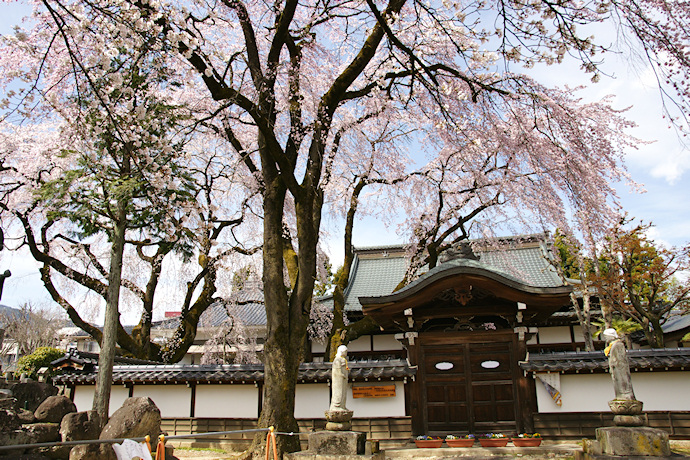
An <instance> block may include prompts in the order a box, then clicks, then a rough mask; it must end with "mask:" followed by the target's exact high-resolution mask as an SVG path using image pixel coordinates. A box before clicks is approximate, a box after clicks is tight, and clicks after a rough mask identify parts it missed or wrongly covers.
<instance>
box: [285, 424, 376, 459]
mask: <svg viewBox="0 0 690 460" xmlns="http://www.w3.org/2000/svg"><path fill="white" fill-rule="evenodd" d="M366 442H367V436H366V434H365V433H360V432H357V431H316V432H314V433H309V450H305V451H302V452H295V453H292V454H286V455H285V458H287V459H288V460H377V459H380V458H382V456H381V454H380V453H373V454H372V453H371V449H367V448H366ZM367 450H369V452H367Z"/></svg>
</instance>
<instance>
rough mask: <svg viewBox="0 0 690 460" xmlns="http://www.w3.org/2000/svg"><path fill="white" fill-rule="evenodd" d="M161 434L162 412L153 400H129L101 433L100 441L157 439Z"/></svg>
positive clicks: (116, 412)
mask: <svg viewBox="0 0 690 460" xmlns="http://www.w3.org/2000/svg"><path fill="white" fill-rule="evenodd" d="M160 432H161V411H160V410H159V409H158V407H156V404H155V403H154V402H153V401H152V400H151V398H146V397H141V398H127V399H126V400H125V402H124V404H122V407H120V408H119V409H118V410H116V411H115V413H114V414H113V415H112V417H110V420H109V421H108V423H107V424H106V425H105V427H104V428H103V431H101V435H100V437H99V439H119V438H140V437H144V436H146V435H150V436H151V439H156V438H157V437H158V435H159V434H160Z"/></svg>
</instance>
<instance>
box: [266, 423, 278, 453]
mask: <svg viewBox="0 0 690 460" xmlns="http://www.w3.org/2000/svg"><path fill="white" fill-rule="evenodd" d="M273 429H274V428H273V427H272V426H269V427H268V436H266V460H268V451H269V449H270V444H271V443H272V444H273V460H278V449H277V447H276V434H275V433H274V432H273Z"/></svg>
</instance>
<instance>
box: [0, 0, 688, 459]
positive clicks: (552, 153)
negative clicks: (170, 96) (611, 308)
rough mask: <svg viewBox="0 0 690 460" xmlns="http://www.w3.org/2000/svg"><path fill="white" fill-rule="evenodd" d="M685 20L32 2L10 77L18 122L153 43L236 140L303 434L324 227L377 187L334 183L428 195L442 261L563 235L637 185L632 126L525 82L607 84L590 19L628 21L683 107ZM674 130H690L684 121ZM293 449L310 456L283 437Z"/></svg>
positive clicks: (165, 64) (471, 7) (277, 395)
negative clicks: (485, 235)
mask: <svg viewBox="0 0 690 460" xmlns="http://www.w3.org/2000/svg"><path fill="white" fill-rule="evenodd" d="M687 14H688V11H687V8H686V7H685V5H684V4H682V3H671V2H662V3H659V2H652V1H647V0H638V1H632V0H627V1H620V2H608V1H599V0H592V1H589V2H585V3H582V2H574V1H564V2H560V3H557V4H556V3H553V2H523V1H521V0H517V1H511V2H504V1H501V0H497V1H495V2H493V3H490V4H487V3H486V2H483V1H472V0H468V1H466V2H452V1H431V2H428V1H421V0H389V1H375V0H365V1H347V0H345V1H340V2H332V1H321V2H314V3H299V2H297V1H291V0H288V1H285V2H279V3H266V2H254V1H241V0H223V1H221V2H218V3H207V2H196V1H192V2H181V3H178V2H175V1H161V0H143V1H140V2H129V1H127V0H100V1H98V2H84V1H82V0H62V1H55V0H46V1H45V2H42V3H41V4H37V5H36V11H35V13H34V15H33V21H34V22H33V26H32V27H31V30H28V31H21V32H20V33H19V34H16V36H15V37H14V39H13V40H14V41H13V43H12V44H11V46H7V47H6V48H5V50H4V51H3V56H2V59H3V60H4V61H5V62H8V63H9V62H12V63H13V64H12V65H9V64H8V65H7V69H8V70H7V71H5V73H4V74H3V75H4V76H3V78H5V79H13V78H15V77H16V78H20V79H24V80H25V82H26V83H27V87H26V89H25V92H24V93H21V94H19V93H17V94H15V96H16V97H19V98H21V102H22V104H20V107H21V108H18V109H16V110H17V112H16V113H17V114H24V113H28V111H30V109H31V106H32V103H33V102H32V98H35V97H36V95H37V94H42V93H44V92H48V90H49V89H55V90H57V89H62V88H67V87H70V86H72V87H73V82H74V80H73V79H72V78H62V77H60V78H56V77H57V76H58V75H62V76H64V75H71V74H70V72H72V73H76V74H79V75H83V76H84V77H85V78H86V80H85V81H86V82H87V83H89V84H90V85H91V84H92V81H95V80H94V79H93V78H91V75H99V73H100V72H101V70H102V69H101V67H102V66H101V64H100V61H101V60H102V59H103V56H107V55H108V54H107V52H110V54H111V55H114V54H115V53H116V52H118V53H119V52H121V50H130V49H143V48H147V49H148V50H150V52H151V58H150V59H149V60H147V61H146V63H147V65H150V66H151V68H152V69H158V70H160V69H163V68H165V70H166V72H171V73H172V74H173V75H174V76H175V78H174V79H173V81H174V82H175V84H169V85H167V86H165V85H163V86H162V87H161V88H160V90H161V91H163V92H174V91H176V90H178V89H179V90H180V92H181V93H183V94H181V95H180V97H184V98H187V99H188V100H191V101H193V103H194V104H195V105H198V106H199V107H201V108H202V110H200V112H203V113H205V118H204V119H203V120H202V121H201V122H200V123H199V126H203V127H204V129H205V130H207V132H211V133H215V134H216V135H217V139H218V140H222V141H223V142H225V149H224V151H223V155H224V157H225V158H226V161H227V162H228V164H232V165H234V166H236V167H237V168H241V169H242V171H243V173H244V176H245V178H249V179H251V181H253V184H254V187H253V188H251V187H247V189H248V190H253V191H255V192H258V193H260V195H261V208H260V210H258V212H257V214H258V215H259V216H260V219H261V220H262V226H263V228H262V230H261V231H260V234H261V238H262V241H261V243H262V258H263V259H262V262H263V264H262V265H263V270H262V277H263V286H264V296H265V304H266V313H267V337H266V342H265V348H264V365H265V370H266V374H265V375H266V380H265V398H264V408H263V411H262V414H261V417H260V420H259V426H262V427H266V426H269V425H273V426H276V427H277V429H278V430H280V431H297V429H298V427H297V423H296V421H295V419H294V415H293V414H294V389H295V385H296V380H297V371H298V366H299V363H300V361H301V360H302V359H303V356H304V353H305V343H306V334H307V330H308V324H309V321H310V312H311V306H312V300H313V299H312V298H313V288H314V280H315V278H316V277H317V266H318V259H319V257H318V250H317V248H318V243H319V238H320V235H321V232H322V230H323V228H322V218H323V215H324V212H326V211H329V210H330V209H331V206H332V205H333V203H337V202H338V201H342V200H343V199H344V198H345V197H350V196H352V195H353V193H352V191H353V190H355V188H356V187H357V184H358V183H359V178H360V177H365V176H364V175H362V174H357V175H356V176H347V180H345V181H340V180H336V179H339V177H338V176H341V175H342V174H344V173H345V172H346V171H347V170H348V168H350V167H353V168H355V169H359V168H360V167H366V166H367V165H369V164H371V165H372V167H371V168H372V169H371V171H372V174H371V175H369V176H366V177H367V179H366V181H370V180H375V181H379V180H381V181H382V182H380V183H378V184H374V183H372V184H371V185H372V187H371V188H370V189H373V190H381V187H383V186H384V185H385V186H386V187H387V186H388V185H396V184H397V185H400V186H401V187H403V185H404V186H406V187H408V188H407V189H405V188H395V187H393V188H391V190H393V191H391V192H389V193H388V192H387V193H388V196H387V197H386V198H381V199H380V200H379V201H378V204H380V205H384V206H385V204H386V203H388V204H390V203H391V202H395V200H396V197H400V196H408V197H410V198H413V197H414V199H416V200H417V201H418V204H419V206H416V207H415V206H412V205H409V206H407V207H405V208H404V211H405V212H412V213H413V214H412V215H415V216H421V218H420V219H414V220H410V221H408V225H407V226H406V228H407V229H408V231H409V232H410V234H413V235H415V237H416V238H415V239H416V240H418V241H420V242H423V244H421V243H420V244H419V245H418V247H417V248H416V249H414V251H416V252H417V254H418V256H417V257H416V260H418V261H419V262H418V263H422V261H424V262H426V263H432V264H433V263H435V262H434V261H433V258H434V255H433V253H434V252H436V253H438V250H440V249H442V246H443V245H444V244H446V243H448V242H450V241H453V240H455V239H458V238H462V234H463V229H464V230H467V226H468V225H469V224H470V221H475V219H477V218H478V217H480V216H481V217H485V218H486V220H485V221H484V222H485V224H483V225H484V227H486V226H487V225H489V224H487V222H488V223H491V219H492V218H497V219H501V221H502V222H503V223H505V224H506V225H511V222H512V218H514V217H521V216H522V219H521V220H518V221H516V222H528V221H532V222H538V223H544V224H547V223H559V224H560V223H561V222H562V221H564V220H567V219H566V218H567V216H568V215H569V212H572V208H577V209H578V210H584V211H589V212H591V213H592V214H597V215H602V216H603V217H604V218H606V217H607V216H609V215H610V214H611V208H610V206H611V205H612V202H611V198H612V189H611V188H610V186H608V185H607V184H608V181H611V180H617V179H620V178H623V177H624V176H623V173H622V171H621V159H622V158H621V157H622V152H623V150H624V149H625V148H627V147H629V145H630V143H631V142H632V141H631V140H630V139H629V138H627V137H626V136H625V135H624V130H625V128H626V127H628V126H629V124H628V123H626V122H625V121H624V120H623V119H622V118H621V116H620V114H619V113H617V112H615V111H614V110H612V109H611V108H610V107H608V106H607V105H606V103H603V104H602V103H599V104H585V103H582V102H580V101H578V100H577V99H576V98H575V97H574V96H573V93H572V91H569V90H556V89H553V88H546V87H544V86H543V85H540V84H539V83H538V82H536V81H534V80H533V79H531V78H529V77H527V76H524V75H521V74H519V73H517V72H516V71H515V70H519V69H520V67H521V66H526V67H529V66H532V65H534V64H536V63H548V64H555V63H558V62H561V61H562V60H563V59H565V58H566V56H569V55H570V56H573V57H574V58H576V59H579V60H580V61H581V62H582V66H583V68H584V70H585V71H586V72H591V73H592V76H593V79H594V80H596V79H598V78H599V77H600V72H599V70H598V64H599V61H598V59H599V57H600V55H601V53H600V52H602V51H604V49H603V48H602V47H601V46H600V45H598V44H597V43H596V42H595V40H594V39H593V38H592V37H587V36H585V35H584V34H581V33H580V30H584V29H586V27H580V26H586V25H587V24H594V23H601V22H603V21H608V20H617V21H618V24H619V25H620V28H621V31H622V32H623V33H628V34H630V33H632V35H631V36H632V37H633V38H636V39H639V40H642V42H643V43H642V46H643V48H642V49H643V51H644V52H645V53H647V55H648V56H649V59H650V62H651V65H653V66H655V67H654V68H655V69H656V70H657V72H658V75H659V76H660V83H661V86H662V88H663V89H664V90H666V91H667V93H666V94H669V95H673V96H674V99H673V101H675V102H676V103H677V104H678V106H680V107H681V108H685V107H686V105H687V101H688V100H689V99H688V98H687V88H686V84H687V81H690V80H689V79H688V78H686V77H687V76H688V75H687V69H688V66H687V62H686V55H685V53H686V46H687V43H688V40H687V38H688V37H687V30H688V28H687V27H686V25H687ZM37 43H38V44H40V46H36V44H37ZM58 49H59V50H60V51H61V53H57V51H58ZM36 50H40V51H39V52H37V51H36ZM30 52H33V53H34V55H37V54H42V56H43V58H42V59H39V60H41V62H43V63H45V66H43V65H41V66H36V67H35V68H36V69H38V73H40V74H41V75H42V76H43V75H46V76H47V75H48V74H49V73H51V75H53V76H52V78H45V79H43V80H41V81H38V82H37V78H36V73H33V74H29V77H26V75H27V73H26V72H24V71H23V70H22V69H21V63H22V62H24V61H23V59H16V58H17V57H20V58H21V57H23V55H24V54H26V53H30ZM56 54H59V55H60V56H62V59H57V58H56V57H55V56H56ZM13 58H14V59H13ZM17 66H19V67H20V68H17ZM53 70H56V71H57V72H56V73H52V72H53ZM35 82H37V83H35ZM67 92H71V93H74V90H71V89H67ZM8 104H9V102H8ZM202 118H203V117H202ZM375 121H379V123H375ZM674 121H675V122H676V123H678V124H679V125H680V126H681V128H682V123H683V120H682V119H676V120H674ZM369 122H371V123H369ZM384 122H385V123H384ZM382 125H385V131H382V129H381V128H382ZM383 132H385V133H391V134H392V135H391V136H390V137H388V139H389V141H388V143H387V148H386V149H384V147H383V145H384V143H383V142H380V143H379V145H378V148H377V151H376V154H377V155H378V152H382V153H384V154H385V155H389V156H390V157H392V158H393V159H394V161H374V162H373V163H372V162H371V161H370V159H371V152H370V150H369V146H370V144H365V145H361V144H360V143H359V142H358V141H357V139H361V138H362V137H361V136H362V135H363V136H364V138H366V139H369V140H375V139H378V138H380V135H381V134H382V133H383ZM360 133H361V134H360ZM395 133H397V135H396V134H395ZM384 137H385V136H384ZM405 137H407V138H408V139H410V138H413V139H418V140H419V141H420V142H421V143H424V145H426V146H428V147H429V153H430V154H431V155H432V158H428V159H425V160H423V161H418V160H415V159H413V160H412V162H407V161H406V160H405V158H404V157H403V155H404V153H405V152H404V150H405V148H406V147H407V146H409V144H406V140H405ZM382 158H384V157H382ZM417 163H420V164H423V165H428V166H421V167H419V165H418V164H417ZM406 176H410V179H405V177H406ZM353 177H354V179H353ZM403 179H404V180H403ZM414 179H419V180H414ZM384 182H385V183H384ZM449 187H450V188H449ZM466 189H470V192H465V190H466ZM372 199H373V202H374V203H376V202H377V201H376V199H375V198H372ZM411 202H412V201H411ZM494 204H496V205H497V206H494ZM525 206H526V207H525ZM339 207H342V206H341V205H338V204H336V205H333V208H335V209H337V208H339ZM345 207H347V205H346V206H345ZM614 207H615V206H614ZM569 208H570V209H569ZM440 210H442V212H441V211H440ZM475 210H478V212H477V214H473V212H474V211H475ZM446 211H447V212H446ZM487 211H491V212H487ZM477 222H478V223H477V224H476V225H477V227H476V228H477V229H478V230H480V229H481V226H480V225H479V221H477ZM458 223H460V224H459V225H458ZM563 223H564V224H565V222H563ZM514 225H517V224H514ZM559 226H561V227H563V225H559ZM423 247H424V248H423ZM426 247H432V248H436V249H433V250H432V251H431V252H429V251H426V252H425V250H426ZM423 254H428V255H423ZM429 256H431V258H429ZM427 258H429V260H426V259H427ZM279 447H280V449H281V450H282V451H292V450H296V449H298V448H299V443H298V441H297V440H296V439H292V438H289V437H288V438H281V439H280V440H279Z"/></svg>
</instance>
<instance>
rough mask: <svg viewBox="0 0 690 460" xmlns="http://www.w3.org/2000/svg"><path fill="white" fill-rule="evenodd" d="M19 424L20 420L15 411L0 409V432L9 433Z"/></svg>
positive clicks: (20, 423)
mask: <svg viewBox="0 0 690 460" xmlns="http://www.w3.org/2000/svg"><path fill="white" fill-rule="evenodd" d="M21 425H22V422H21V420H20V419H19V417H17V413H16V412H15V411H13V410H7V409H0V433H9V432H10V431H13V430H16V429H17V428H19V427H20V426H21Z"/></svg>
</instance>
